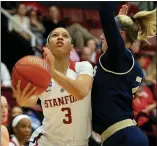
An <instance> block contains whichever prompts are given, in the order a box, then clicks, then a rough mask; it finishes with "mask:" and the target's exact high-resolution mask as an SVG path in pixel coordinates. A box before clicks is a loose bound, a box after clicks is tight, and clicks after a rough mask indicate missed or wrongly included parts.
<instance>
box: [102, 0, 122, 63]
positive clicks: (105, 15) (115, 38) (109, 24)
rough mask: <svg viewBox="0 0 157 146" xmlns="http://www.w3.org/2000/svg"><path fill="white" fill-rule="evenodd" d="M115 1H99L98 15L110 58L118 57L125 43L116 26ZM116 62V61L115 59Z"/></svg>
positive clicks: (120, 55)
mask: <svg viewBox="0 0 157 146" xmlns="http://www.w3.org/2000/svg"><path fill="white" fill-rule="evenodd" d="M115 3H116V2H100V4H99V15H100V21H101V24H102V29H103V32H104V35H105V38H106V41H107V45H108V50H107V51H108V54H109V56H110V59H114V60H115V59H120V58H121V57H122V56H123V55H124V51H125V44H124V41H123V39H122V37H121V35H120V32H119V30H118V28H117V25H116V22H115V18H114V11H115V7H116V4H115ZM115 62H116V61H115Z"/></svg>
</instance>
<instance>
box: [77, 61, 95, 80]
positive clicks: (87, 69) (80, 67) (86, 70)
mask: <svg viewBox="0 0 157 146" xmlns="http://www.w3.org/2000/svg"><path fill="white" fill-rule="evenodd" d="M75 69H76V72H77V74H78V75H81V74H86V75H89V76H91V77H93V66H92V65H91V64H90V63H89V62H88V61H82V62H77V63H76V68H75Z"/></svg>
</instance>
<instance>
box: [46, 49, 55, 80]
mask: <svg viewBox="0 0 157 146" xmlns="http://www.w3.org/2000/svg"><path fill="white" fill-rule="evenodd" d="M43 50H44V53H43V56H44V58H45V60H46V62H47V63H48V65H49V67H50V73H51V77H53V76H54V75H55V68H54V63H55V57H54V56H53V55H52V53H51V51H50V50H49V49H48V48H46V47H44V48H43Z"/></svg>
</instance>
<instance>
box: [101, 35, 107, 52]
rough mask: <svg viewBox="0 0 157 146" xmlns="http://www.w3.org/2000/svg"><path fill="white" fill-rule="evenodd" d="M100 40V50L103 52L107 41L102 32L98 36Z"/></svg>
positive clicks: (105, 49)
mask: <svg viewBox="0 0 157 146" xmlns="http://www.w3.org/2000/svg"><path fill="white" fill-rule="evenodd" d="M100 40H101V43H102V51H103V52H106V51H107V48H108V46H107V42H106V38H105V36H104V34H102V35H101V36H100Z"/></svg>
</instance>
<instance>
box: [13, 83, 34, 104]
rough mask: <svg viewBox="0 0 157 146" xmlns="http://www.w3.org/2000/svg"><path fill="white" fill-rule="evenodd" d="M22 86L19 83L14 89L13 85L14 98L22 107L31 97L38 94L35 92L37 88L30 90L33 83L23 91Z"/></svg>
mask: <svg viewBox="0 0 157 146" xmlns="http://www.w3.org/2000/svg"><path fill="white" fill-rule="evenodd" d="M20 84H21V81H18V83H17V85H16V87H13V85H12V90H13V97H15V98H16V101H17V103H18V104H19V105H20V106H25V105H26V103H27V101H28V99H29V97H31V96H33V95H34V94H36V92H35V90H36V87H33V88H32V89H29V87H30V86H31V83H28V84H27V85H26V87H25V88H24V89H23V91H22V90H21V88H20Z"/></svg>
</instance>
